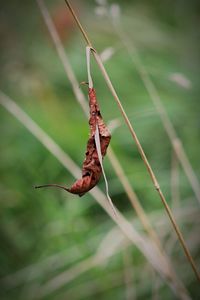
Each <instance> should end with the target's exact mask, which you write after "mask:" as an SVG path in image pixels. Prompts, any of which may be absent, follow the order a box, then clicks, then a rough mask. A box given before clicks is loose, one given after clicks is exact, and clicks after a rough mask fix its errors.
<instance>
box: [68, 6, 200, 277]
mask: <svg viewBox="0 0 200 300" xmlns="http://www.w3.org/2000/svg"><path fill="white" fill-rule="evenodd" d="M65 2H66V4H67V6H68V8H69V9H70V11H71V13H72V15H73V17H74V19H75V21H76V23H77V25H78V28H79V29H80V31H81V32H82V34H83V36H84V38H85V40H86V43H87V44H88V46H89V47H91V48H92V49H93V55H94V57H95V59H96V62H97V64H98V66H99V68H100V70H101V72H102V74H103V76H104V79H105V81H106V83H107V85H108V87H109V89H110V91H111V93H112V95H113V97H114V99H115V101H116V102H117V104H118V107H119V109H120V112H121V114H122V116H123V118H124V120H125V122H126V124H127V126H128V128H129V131H130V133H131V135H132V137H133V139H134V141H135V143H136V145H137V148H138V151H139V153H140V155H141V157H142V160H143V162H144V164H145V166H146V168H147V171H148V173H149V175H150V177H151V180H152V182H153V184H154V186H155V189H156V190H157V192H158V194H159V196H160V199H161V201H162V203H163V205H164V207H165V210H166V212H167V214H168V217H169V219H170V220H171V223H172V225H173V228H174V230H175V232H176V234H177V237H178V239H179V242H180V244H181V245H182V248H183V250H184V253H185V255H186V257H187V259H188V261H189V263H190V265H191V267H192V269H193V271H194V274H195V276H196V278H197V279H198V281H199V282H200V275H199V273H198V270H197V268H196V265H195V262H194V260H193V258H192V256H191V254H190V251H189V249H188V247H187V245H186V243H185V240H184V238H183V235H182V233H181V231H180V229H179V227H178V224H177V223H176V221H175V218H174V216H173V214H172V212H171V209H170V207H169V206H168V204H167V201H166V199H165V197H164V195H163V193H162V191H161V188H160V186H159V184H158V181H157V178H156V176H155V174H154V172H153V170H152V168H151V166H150V164H149V161H148V159H147V157H146V155H145V153H144V150H143V148H142V146H141V144H140V141H139V139H138V137H137V134H136V132H135V131H134V129H133V127H132V125H131V123H130V121H129V118H128V116H127V114H126V112H125V110H124V108H123V106H122V104H121V101H120V99H119V97H118V95H117V93H116V91H115V89H114V87H113V85H112V82H111V80H110V77H109V76H108V73H107V72H106V70H105V68H104V65H103V63H102V61H101V59H100V57H99V55H98V53H97V51H96V50H95V49H94V47H93V46H92V43H91V41H90V39H89V37H88V35H87V33H86V32H85V30H84V29H83V27H82V25H81V23H80V21H79V19H78V17H77V16H76V14H75V12H74V10H73V8H72V6H71V4H70V3H69V1H68V0H65Z"/></svg>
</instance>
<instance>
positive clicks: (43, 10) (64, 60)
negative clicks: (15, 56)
mask: <svg viewBox="0 0 200 300" xmlns="http://www.w3.org/2000/svg"><path fill="white" fill-rule="evenodd" d="M37 2H38V5H39V8H40V11H41V13H42V15H43V18H44V21H45V23H46V25H47V28H48V30H49V33H50V35H51V37H52V40H53V42H54V44H55V47H56V50H57V52H58V55H59V57H60V59H61V61H62V63H63V66H64V69H65V72H66V75H67V77H68V79H69V81H70V83H71V85H72V89H73V92H74V95H75V97H76V99H77V101H78V103H79V104H80V106H81V107H82V109H83V111H84V113H85V114H86V117H88V113H87V111H85V107H86V106H87V105H88V104H87V100H86V97H85V96H84V94H83V92H82V90H81V89H80V88H78V86H79V83H78V81H77V79H76V76H75V74H74V72H73V70H72V67H71V65H70V62H69V60H68V57H67V54H66V52H65V50H64V47H63V45H62V43H61V40H60V37H59V35H58V33H57V31H56V28H55V25H54V24H53V21H52V19H51V16H50V14H49V12H48V9H47V7H46V5H45V4H44V2H43V0H37ZM89 48H90V47H89ZM107 155H108V158H109V160H110V163H111V165H112V166H113V169H114V171H115V173H116V175H117V176H118V177H119V180H120V182H121V183H122V186H123V187H124V190H125V192H126V194H127V196H128V199H129V200H130V202H131V204H132V206H133V208H134V209H135V211H136V214H137V215H138V217H139V219H140V221H141V223H142V225H143V227H144V229H145V230H146V232H147V233H148V234H149V236H150V237H151V239H152V240H153V241H154V242H155V244H156V245H157V248H158V249H159V251H161V252H162V254H163V256H165V260H166V262H167V263H168V265H169V266H170V273H171V274H170V276H171V278H173V281H177V276H176V274H175V272H174V270H173V267H172V265H171V263H170V260H169V258H168V256H167V255H166V253H165V251H164V249H163V248H162V247H161V244H160V240H159V237H158V236H157V233H156V232H155V230H154V229H153V227H152V226H151V223H150V222H149V219H148V216H147V215H146V213H145V211H144V209H143V208H142V206H141V204H140V202H139V200H138V198H137V195H136V194H135V192H134V191H133V188H132V187H131V184H130V182H129V180H128V178H127V176H126V175H125V173H124V171H123V168H122V166H121V165H120V162H119V160H118V159H117V157H116V155H115V153H114V151H113V150H112V148H111V146H109V149H108V152H107ZM175 278H176V279H175ZM184 289H185V288H184V286H183V284H182V283H181V282H179V284H178V285H177V287H176V290H177V291H178V295H179V297H180V298H182V296H181V295H182V294H183V290H184ZM184 294H185V293H184Z"/></svg>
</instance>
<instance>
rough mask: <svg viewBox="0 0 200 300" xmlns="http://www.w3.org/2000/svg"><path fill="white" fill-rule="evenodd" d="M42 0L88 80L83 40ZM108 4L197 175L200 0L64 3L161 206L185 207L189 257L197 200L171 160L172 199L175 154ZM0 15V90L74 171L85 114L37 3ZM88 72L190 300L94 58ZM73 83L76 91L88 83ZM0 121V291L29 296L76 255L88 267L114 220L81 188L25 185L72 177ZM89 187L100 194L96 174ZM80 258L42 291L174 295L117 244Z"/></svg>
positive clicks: (193, 289) (179, 258) (185, 270)
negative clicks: (103, 256)
mask: <svg viewBox="0 0 200 300" xmlns="http://www.w3.org/2000/svg"><path fill="white" fill-rule="evenodd" d="M71 2H72V1H71ZM45 3H46V5H47V7H48V9H49V11H50V12H51V15H52V17H53V20H54V22H55V24H56V27H57V30H58V32H59V35H60V37H61V40H62V42H63V44H64V46H65V50H66V53H67V55H68V57H69V60H70V63H71V65H72V68H73V70H74V72H75V74H76V77H77V80H78V82H81V81H86V80H87V72H86V58H85V43H84V40H83V38H82V36H81V34H80V33H79V32H78V30H77V27H76V25H75V24H74V21H73V20H72V18H71V16H70V13H69V11H68V9H67V7H66V5H65V3H64V1H61V0H59V1H49V0H48V1H45ZM116 4H118V5H119V7H120V9H121V12H120V15H118V16H116V17H117V18H118V20H117V21H119V25H120V26H121V28H123V30H124V33H125V34H126V38H127V39H128V41H129V45H132V46H134V47H136V48H137V50H138V53H139V55H140V58H141V61H142V62H143V64H144V66H145V68H146V69H147V71H148V73H149V74H150V76H151V79H152V81H153V82H154V84H155V86H156V88H157V89H158V92H159V95H160V97H161V100H162V103H163V104H164V106H165V108H166V110H167V113H168V115H169V117H170V119H171V121H172V123H173V125H174V127H175V129H176V131H177V134H178V136H179V137H180V139H181V141H182V143H183V145H184V148H185V151H186V153H187V155H188V157H189V160H190V162H191V164H192V166H193V168H194V171H195V173H196V175H197V177H198V178H199V177H200V160H199V138H200V134H199V133H200V118H199V115H200V105H199V92H200V76H199V67H200V64H199V54H200V43H199V37H200V30H199V28H200V26H199V12H200V5H199V1H196V2H195V1H190V2H189V1H183V0H176V1H158V0H154V1H153V0H152V1H116V2H113V1H73V5H74V8H75V10H76V11H77V13H78V15H79V16H80V19H81V21H82V24H83V25H84V27H85V28H86V30H87V32H88V34H89V36H90V37H91V40H92V42H93V45H94V46H95V48H96V49H97V50H98V51H99V52H100V53H102V51H104V50H105V49H107V48H109V49H110V50H109V51H110V53H112V55H111V57H110V58H109V59H107V60H106V61H105V67H106V69H107V71H108V73H109V75H110V77H111V80H112V82H113V85H114V86H115V87H116V89H117V92H118V94H119V97H120V99H121V101H122V104H123V106H124V108H125V110H126V111H127V114H128V116H129V118H130V121H131V123H132V124H133V126H134V128H135V130H136V132H137V134H138V137H139V139H140V141H141V143H142V146H143V147H144V149H145V152H146V154H147V156H148V159H149V161H150V163H151V164H152V167H153V169H154V171H155V173H156V175H157V177H158V179H159V182H160V185H161V187H162V189H163V192H164V194H165V196H166V198H167V200H168V203H169V205H170V206H172V207H173V205H175V206H176V209H177V210H179V211H180V214H181V212H182V211H184V214H183V216H182V217H181V218H180V219H178V222H179V224H180V225H181V229H182V231H183V233H184V236H185V238H186V241H187V243H188V245H189V247H190V249H191V252H192V253H193V256H194V258H195V261H196V262H197V264H198V263H199V261H200V260H199V235H198V231H199V221H200V218H199V206H198V201H197V199H196V198H195V196H194V193H193V191H192V189H191V186H190V184H189V182H188V180H187V178H186V176H185V174H184V172H183V170H182V168H181V167H180V166H178V167H177V168H178V170H177V172H178V179H179V184H178V187H177V190H176V191H177V194H178V195H179V197H178V198H179V200H178V203H174V202H175V200H174V199H173V197H172V186H171V176H172V166H173V165H172V160H173V151H172V148H171V145H170V142H169V140H168V137H167V135H166V132H165V131H164V129H163V126H162V123H161V121H160V118H159V116H158V114H157V112H156V110H155V107H154V106H153V104H152V102H151V99H150V97H149V95H148V93H147V91H146V89H145V87H144V84H143V82H142V81H141V78H140V76H139V74H138V72H137V70H136V68H135V65H134V64H133V62H132V60H131V56H132V55H133V57H134V52H133V51H132V48H130V49H129V53H128V52H127V49H126V48H125V47H124V45H123V42H122V40H121V39H120V37H119V36H118V35H117V33H116V31H115V28H114V27H113V23H112V16H111V15H112V12H113V11H114V12H117V11H116V6H113V5H116ZM0 23H1V25H0V37H1V47H0V63H1V68H0V76H1V81H0V82H1V87H0V89H1V91H3V92H4V93H5V94H7V95H8V96H9V97H11V98H12V99H13V100H14V101H15V102H16V103H17V104H18V105H19V106H20V107H21V108H23V109H24V111H25V112H27V113H28V115H29V116H31V118H32V119H33V120H34V121H35V122H36V123H37V124H38V125H39V126H41V127H42V128H43V129H44V130H45V131H46V132H47V133H48V134H49V135H50V136H51V137H52V138H53V139H54V140H55V141H56V142H57V143H58V145H60V146H61V148H62V149H64V151H65V152H66V153H68V154H69V156H70V157H71V158H72V159H73V160H74V161H75V162H76V163H77V164H78V165H79V166H80V167H81V165H82V161H83V159H84V152H85V147H86V141H87V138H88V131H89V128H88V123H87V119H86V118H85V116H84V114H83V112H82V110H81V108H80V106H79V104H78V102H77V101H76V99H75V96H74V94H73V91H72V88H71V85H70V82H69V80H68V78H67V77H66V75H65V72H64V68H63V66H62V64H61V62H60V60H59V57H58V55H57V52H56V50H55V47H54V44H53V42H52V40H51V37H50V35H49V33H48V31H47V29H46V26H45V24H44V20H43V18H42V15H41V12H40V10H39V8H38V5H37V3H36V1H17V0H15V1H4V2H1V10H0ZM107 53H108V49H107ZM104 54H105V52H104ZM92 74H93V79H94V83H95V87H96V90H97V96H98V99H99V103H100V106H101V111H102V114H103V117H104V120H105V121H106V123H107V124H109V122H111V121H113V120H114V121H117V122H118V124H119V126H118V127H116V128H115V130H114V131H113V136H112V142H111V145H112V147H113V149H114V150H115V152H116V154H117V156H118V158H119V159H120V162H121V164H122V166H123V169H124V171H125V173H126V175H127V177H128V179H129V180H130V182H131V184H132V186H133V188H134V189H135V191H136V193H137V195H138V197H139V199H140V202H141V204H142V205H143V207H144V208H145V211H146V212H147V213H148V215H149V217H150V218H151V220H152V222H153V224H154V226H155V227H156V231H157V232H158V234H159V236H160V238H161V239H162V244H163V245H164V247H166V251H167V252H168V253H169V255H170V257H171V259H172V262H173V264H174V267H175V269H176V270H177V273H178V274H179V275H180V278H181V279H182V281H183V282H184V283H185V285H186V287H187V288H188V290H189V292H190V294H191V295H192V298H193V299H198V296H199V295H198V292H199V290H198V283H197V282H196V279H195V278H194V275H193V273H192V271H191V268H190V266H189V265H188V263H187V262H186V259H185V256H184V254H183V252H182V250H181V249H180V246H179V244H178V243H177V242H176V238H175V237H174V234H173V233H172V229H171V225H170V224H169V221H168V220H167V219H166V220H165V222H164V221H163V223H162V222H161V221H162V219H163V218H164V216H165V212H164V209H163V207H162V204H161V202H160V199H159V198H158V196H157V195H156V192H155V191H154V187H153V186H152V183H151V181H150V178H149V176H148V174H147V172H146V169H145V167H144V165H143V162H142V160H141V158H140V156H139V154H138V151H137V149H136V146H135V144H134V142H133V141H132V138H131V135H130V133H129V131H128V129H127V127H126V125H125V123H124V121H123V119H122V117H121V115H120V112H119V110H118V107H117V105H116V103H115V102H114V99H113V97H112V95H111V94H110V92H109V90H108V88H107V86H106V84H105V81H104V79H103V77H102V75H101V73H100V71H99V69H98V67H97V66H96V63H95V62H94V60H92ZM80 88H81V89H82V90H83V92H84V93H85V95H86V93H87V90H86V88H84V87H80ZM86 96H87V95H86ZM0 126H1V143H0V150H1V164H0V172H1V173H0V174H1V202H0V204H1V205H0V212H1V218H0V225H1V226H0V240H1V249H0V264H1V268H0V276H1V279H0V282H1V286H2V288H1V292H0V293H1V299H36V298H37V296H36V295H37V291H38V289H39V288H40V287H41V286H43V284H46V283H48V282H49V281H50V280H51V279H53V278H55V277H56V276H57V275H59V274H61V273H62V272H64V271H67V270H72V273H73V272H75V271H74V269H73V268H76V266H79V264H80V270H81V266H82V265H81V262H82V263H84V262H85V263H86V262H87V260H88V258H89V257H91V256H92V255H94V254H95V253H96V251H97V250H98V247H99V245H100V244H101V242H102V240H103V239H104V237H105V236H106V234H107V233H108V232H110V231H111V230H112V228H114V226H115V225H114V223H113V222H112V220H111V219H110V218H109V216H108V215H107V214H106V213H105V212H104V211H103V210H102V208H100V206H99V205H98V204H97V202H96V201H95V200H94V199H93V198H92V197H91V196H90V194H86V195H85V196H84V197H82V198H79V197H77V196H74V195H71V194H68V193H65V192H63V191H62V190H57V189H45V190H34V189H33V186H34V185H35V184H43V183H60V184H64V185H66V186H68V187H69V186H70V185H71V184H72V183H73V180H74V178H73V177H72V175H71V174H70V173H69V172H67V171H66V169H65V168H64V167H63V166H62V165H61V164H60V163H59V162H58V160H57V159H56V158H55V157H53V156H52V155H51V154H50V153H49V152H48V151H47V150H46V149H45V148H44V147H43V146H42V145H41V144H40V142H38V141H37V140H36V138H35V137H34V136H33V135H32V134H31V133H30V132H28V131H27V129H26V128H25V127H24V126H23V125H21V124H20V123H19V122H18V121H17V120H16V119H15V118H14V117H13V116H12V115H10V114H9V113H8V112H7V111H6V110H5V108H4V107H2V106H0ZM104 165H105V170H106V174H107V178H108V181H109V189H110V195H111V197H112V200H113V202H114V204H115V205H116V206H117V207H118V208H119V209H120V211H121V212H123V214H124V215H125V216H126V217H127V218H129V219H130V220H131V221H133V222H134V224H135V225H136V227H137V228H138V230H139V231H141V232H142V227H141V224H140V222H139V221H138V219H137V217H136V215H135V212H134V210H133V209H132V207H131V205H130V203H129V201H128V199H127V196H126V194H125V192H124V190H123V187H122V185H121V183H120V181H119V179H118V178H117V177H116V174H115V173H114V171H113V169H112V166H111V165H110V163H109V161H108V159H107V158H105V160H104ZM98 186H99V187H100V189H102V190H103V191H105V184H104V182H103V180H101V181H100V183H99V184H98ZM107 247H108V248H109V244H108V245H107ZM127 257H128V259H127ZM127 261H128V263H127ZM86 265H87V267H88V265H89V267H88V269H87V268H86V269H87V270H86V271H85V272H82V273H81V272H80V274H79V272H78V274H77V275H75V276H74V278H72V279H69V281H68V282H66V284H64V285H63V286H62V288H59V289H55V290H54V291H52V293H50V294H49V295H46V296H45V295H44V296H43V297H42V299H94V298H96V297H97V298H98V299H151V298H152V299H176V298H175V296H174V294H173V293H172V291H171V290H170V289H169V287H168V286H166V284H164V283H163V282H162V280H161V279H160V278H159V276H158V275H157V274H156V273H154V271H153V270H152V268H151V267H150V265H149V264H148V262H147V261H146V259H145V258H144V257H143V256H142V254H141V253H140V252H139V250H137V248H135V247H133V246H131V247H129V248H128V249H125V250H122V251H116V253H114V255H113V256H111V257H110V258H109V259H108V260H106V262H105V263H104V264H102V263H101V264H100V265H98V264H97V265H96V266H91V267H90V264H89V263H88V264H87V263H86ZM127 265H128V266H127ZM82 267H83V266H82ZM78 269H79V268H78ZM127 269H128V270H129V281H130V283H129V282H128V284H127V282H126V270H127ZM70 274H71V273H70ZM73 274H74V273H73ZM72 277H73V276H72ZM130 285H131V287H132V289H133V290H131V289H130ZM127 290H128V291H129V292H130V293H131V294H130V295H129V294H128V295H127ZM128 297H130V298H128ZM155 297H157V298H155Z"/></svg>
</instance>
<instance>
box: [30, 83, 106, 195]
mask: <svg viewBox="0 0 200 300" xmlns="http://www.w3.org/2000/svg"><path fill="white" fill-rule="evenodd" d="M88 95H89V106H90V118H89V125H90V136H89V140H88V142H87V150H86V153H85V160H84V162H83V166H82V178H81V179H78V180H77V181H76V182H75V183H74V184H73V185H72V186H71V188H65V187H63V186H60V185H57V184H46V185H40V186H36V188H42V187H59V188H62V189H64V190H66V191H68V192H70V193H72V194H78V195H79V196H83V195H84V194H85V193H87V192H88V191H89V190H91V189H92V188H93V187H94V186H95V185H96V184H97V183H98V181H99V179H100V177H101V175H102V168H101V163H100V161H99V156H98V153H97V149H96V143H95V132H96V128H97V127H98V131H99V137H100V146H101V155H102V158H103V157H104V156H105V154H106V150H107V148H108V145H109V143H110V139H111V135H110V132H109V131H108V128H107V127H106V125H105V123H104V121H103V119H102V116H101V112H100V109H99V105H98V103H97V99H96V92H95V89H94V88H90V87H89V90H88Z"/></svg>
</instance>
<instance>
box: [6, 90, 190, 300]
mask: <svg viewBox="0 0 200 300" xmlns="http://www.w3.org/2000/svg"><path fill="white" fill-rule="evenodd" d="M0 104H1V105H2V106H3V107H4V108H5V109H6V110H7V111H8V112H9V113H10V114H12V115H13V116H14V117H15V118H16V119H17V120H18V121H19V122H20V123H21V124H23V125H24V127H25V128H26V129H27V130H28V131H29V132H30V133H31V134H32V135H33V136H35V138H36V139H37V140H38V141H39V142H40V143H41V144H42V145H43V146H44V147H45V148H46V149H47V150H48V151H49V152H50V153H51V154H52V155H53V156H54V157H56V158H57V159H58V161H59V162H60V163H61V164H62V165H63V166H64V167H65V168H66V169H67V170H68V171H69V172H70V173H71V174H72V175H73V176H74V177H75V178H78V177H79V176H80V172H81V171H80V168H78V166H77V165H76V164H75V162H74V161H73V160H72V159H71V158H70V156H69V155H68V154H67V153H65V152H64V151H63V150H62V149H61V148H60V147H59V146H58V145H57V144H56V143H55V141H54V140H53V139H52V138H51V137H50V136H49V135H47V133H46V132H45V131H44V130H42V129H41V128H40V127H39V126H38V125H37V123H35V122H34V121H33V120H32V119H31V118H30V117H29V116H28V115H27V114H26V113H25V112H24V111H23V110H22V109H21V108H20V107H19V106H18V105H17V104H16V103H15V102H14V101H13V100H12V99H10V98H9V97H8V96H6V95H5V94H4V93H3V92H1V91H0ZM89 193H90V194H91V195H92V196H93V198H94V199H95V200H96V201H97V202H98V203H99V204H100V206H101V207H102V208H103V209H104V210H105V211H106V212H107V214H108V215H109V216H110V217H111V219H112V220H113V221H114V222H115V223H116V224H117V225H118V226H119V228H120V229H121V231H122V232H123V234H124V235H125V236H126V237H127V238H128V239H129V241H130V242H131V243H133V244H135V245H136V246H137V247H138V249H139V250H140V251H141V253H143V255H144V256H145V257H146V258H147V260H148V261H149V262H150V264H151V265H152V266H153V267H154V268H155V270H157V272H158V273H160V274H161V276H162V277H163V278H164V279H165V281H166V282H167V283H168V285H169V286H170V287H171V288H172V290H173V291H174V292H176V293H177V295H178V296H179V297H180V298H181V299H184V300H186V299H187V300H188V299H190V297H189V295H188V293H187V291H186V290H185V288H184V287H183V286H182V285H181V283H180V282H179V280H178V279H177V278H176V277H175V276H174V274H173V273H172V272H171V270H170V267H169V265H168V262H167V260H166V259H165V257H164V256H163V254H162V253H161V252H160V251H159V249H158V248H157V247H155V245H154V244H152V243H151V241H150V240H149V239H148V238H147V237H145V236H144V235H142V234H139V233H138V232H137V231H136V229H135V228H134V227H133V226H132V224H131V223H130V222H128V221H127V220H126V218H125V217H124V216H123V215H122V214H121V213H120V212H119V211H118V210H117V209H116V210H117V217H116V216H115V215H114V214H113V211H112V209H111V207H110V205H109V203H108V201H107V198H106V195H105V194H104V193H103V192H102V191H101V190H100V189H99V188H98V187H95V188H93V189H92V190H90V191H89Z"/></svg>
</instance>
